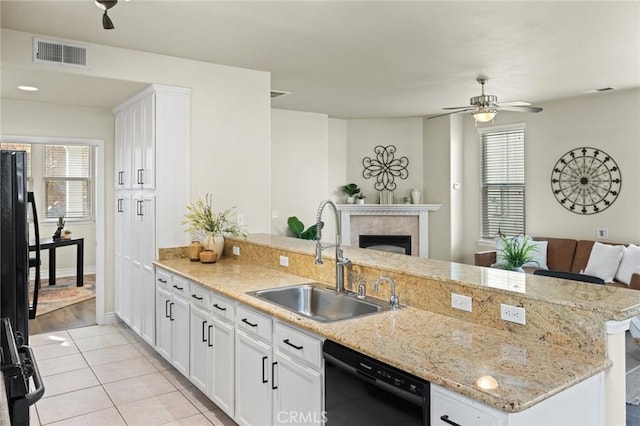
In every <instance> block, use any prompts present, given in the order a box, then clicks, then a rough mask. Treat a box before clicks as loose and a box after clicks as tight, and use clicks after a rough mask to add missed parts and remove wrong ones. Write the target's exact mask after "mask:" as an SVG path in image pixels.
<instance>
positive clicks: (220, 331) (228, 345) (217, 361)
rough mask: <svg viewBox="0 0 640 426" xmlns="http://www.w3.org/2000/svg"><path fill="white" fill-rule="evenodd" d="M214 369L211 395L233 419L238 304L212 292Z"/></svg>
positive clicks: (210, 388)
mask: <svg viewBox="0 0 640 426" xmlns="http://www.w3.org/2000/svg"><path fill="white" fill-rule="evenodd" d="M210 303H211V306H212V315H211V325H212V328H211V340H212V343H213V347H212V348H211V354H212V357H211V363H210V366H211V368H212V371H211V373H210V374H209V384H208V389H209V392H208V396H209V398H211V400H212V401H213V402H215V403H216V405H217V406H218V407H220V408H221V409H222V411H224V412H225V413H227V415H228V416H229V417H231V418H234V417H235V397H236V395H235V365H236V359H235V356H236V355H235V354H236V351H235V327H234V324H233V315H234V312H235V304H234V303H233V302H231V301H230V300H228V299H225V298H223V297H220V296H218V295H215V294H211V302H210Z"/></svg>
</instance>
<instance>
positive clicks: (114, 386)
mask: <svg viewBox="0 0 640 426" xmlns="http://www.w3.org/2000/svg"><path fill="white" fill-rule="evenodd" d="M30 339H31V340H30V343H31V346H32V347H33V348H34V352H35V356H36V359H37V360H38V366H39V367H40V373H41V374H42V376H43V381H44V385H45V395H44V397H43V398H42V399H41V400H40V401H38V402H37V403H36V404H35V406H34V407H32V409H31V424H32V425H92V426H93V425H96V426H97V425H105V426H112V425H113V426H116V425H189V426H192V425H194V426H197V425H219V426H229V425H235V423H234V422H233V421H232V420H231V419H230V418H229V417H228V416H227V415H226V414H224V413H223V412H222V411H221V410H220V409H219V408H218V407H217V406H216V405H215V404H213V403H212V402H211V401H210V400H209V399H208V398H207V397H206V396H205V395H204V394H203V393H202V392H200V391H199V390H198V389H196V388H195V387H193V385H192V384H191V382H189V380H187V379H186V378H185V377H184V376H182V374H180V373H179V372H178V371H176V370H175V369H174V368H173V367H172V366H171V365H170V364H169V363H168V362H166V361H165V360H164V359H163V358H162V357H161V356H160V355H158V354H157V353H156V351H155V350H154V349H153V348H152V347H150V346H149V345H148V344H147V343H146V342H144V341H143V340H142V339H140V338H139V337H138V336H137V335H136V334H135V333H134V332H133V331H131V329H129V328H128V327H127V326H126V325H124V324H122V323H119V324H113V325H106V326H91V327H83V328H76V329H71V330H66V331H60V332H55V333H48V334H38V335H34V336H31V337H30Z"/></svg>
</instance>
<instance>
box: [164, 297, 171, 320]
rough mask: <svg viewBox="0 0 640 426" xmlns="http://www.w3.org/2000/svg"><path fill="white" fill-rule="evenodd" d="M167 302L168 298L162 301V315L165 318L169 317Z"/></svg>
mask: <svg viewBox="0 0 640 426" xmlns="http://www.w3.org/2000/svg"><path fill="white" fill-rule="evenodd" d="M169 302H171V301H170V300H169V299H167V300H165V301H164V317H165V318H169Z"/></svg>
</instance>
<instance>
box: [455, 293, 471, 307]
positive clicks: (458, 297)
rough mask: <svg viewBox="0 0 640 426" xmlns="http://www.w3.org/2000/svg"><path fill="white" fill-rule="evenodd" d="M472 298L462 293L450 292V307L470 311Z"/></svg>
mask: <svg viewBox="0 0 640 426" xmlns="http://www.w3.org/2000/svg"><path fill="white" fill-rule="evenodd" d="M471 302H472V299H471V297H469V296H463V295H462V294H456V293H451V307H452V308H455V309H460V310H462V311H467V312H471Z"/></svg>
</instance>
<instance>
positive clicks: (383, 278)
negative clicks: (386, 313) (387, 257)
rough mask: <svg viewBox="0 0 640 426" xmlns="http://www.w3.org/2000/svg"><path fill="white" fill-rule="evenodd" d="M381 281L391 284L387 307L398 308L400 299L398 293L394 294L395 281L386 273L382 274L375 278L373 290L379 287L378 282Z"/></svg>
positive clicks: (376, 290)
mask: <svg viewBox="0 0 640 426" xmlns="http://www.w3.org/2000/svg"><path fill="white" fill-rule="evenodd" d="M383 281H386V282H388V283H389V285H391V297H390V298H389V307H390V308H391V309H398V308H400V299H398V295H397V294H396V282H395V281H393V278H391V277H388V276H386V275H382V276H381V277H380V278H378V279H377V280H376V282H375V284H374V285H373V290H374V291H375V292H376V293H377V292H378V288H379V287H380V283H381V282H383Z"/></svg>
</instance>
